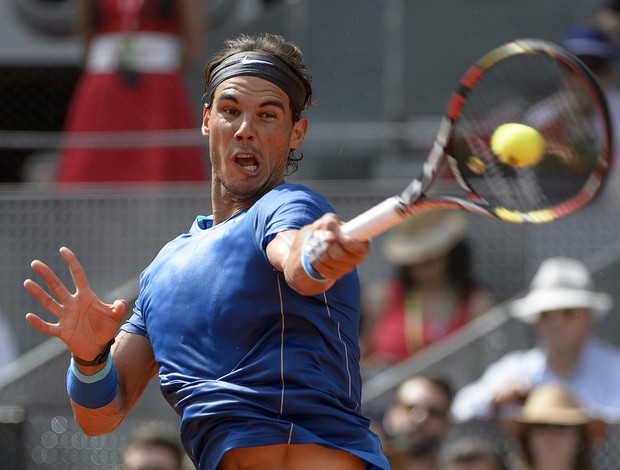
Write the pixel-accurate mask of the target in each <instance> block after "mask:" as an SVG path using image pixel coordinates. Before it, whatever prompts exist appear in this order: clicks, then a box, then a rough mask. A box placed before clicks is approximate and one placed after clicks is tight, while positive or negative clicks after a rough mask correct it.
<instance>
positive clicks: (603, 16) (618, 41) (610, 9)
mask: <svg viewBox="0 0 620 470" xmlns="http://www.w3.org/2000/svg"><path fill="white" fill-rule="evenodd" d="M591 23H592V24H593V26H594V27H596V28H598V29H600V30H601V31H603V32H604V33H605V34H607V35H608V36H609V37H610V38H611V39H612V41H613V44H614V45H615V46H616V47H617V46H618V45H620V0H606V1H605V2H603V4H602V5H601V6H600V7H599V8H598V9H597V11H596V12H595V14H594V17H593V19H592V21H591Z"/></svg>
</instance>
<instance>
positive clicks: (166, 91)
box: [56, 0, 206, 183]
mask: <svg viewBox="0 0 620 470" xmlns="http://www.w3.org/2000/svg"><path fill="white" fill-rule="evenodd" d="M77 1H78V8H79V10H78V11H79V15H78V17H79V18H78V19H79V29H80V33H81V37H82V39H83V42H84V46H85V50H86V61H85V69H84V72H83V74H82V77H81V79H80V80H79V82H78V84H77V88H76V90H75V92H74V95H73V98H72V101H71V105H70V107H69V111H68V115H67V119H66V123H65V131H67V132H69V133H83V132H103V133H115V132H127V131H153V133H152V135H153V136H156V135H157V131H164V130H174V129H196V135H199V133H200V130H199V127H200V126H199V123H200V121H199V117H200V116H198V115H197V116H196V117H195V119H194V118H193V117H192V113H191V111H190V109H191V108H190V104H189V100H188V95H187V89H186V86H185V83H184V77H183V74H182V73H183V70H184V69H185V67H187V66H189V65H191V64H193V63H194V61H195V60H196V59H197V58H198V56H199V53H200V50H201V47H202V39H203V34H204V21H205V12H204V8H203V2H198V1H195V0H178V1H177V0H96V1H89V0H77ZM196 103H198V100H196ZM194 109H196V110H198V109H200V108H199V105H198V104H196V106H195V108H194ZM104 135H105V134H104ZM75 136H77V134H74V137H75ZM71 137H72V136H71V134H69V135H68V148H66V149H64V150H63V151H62V152H61V155H60V162H59V168H58V173H57V175H56V177H57V180H58V181H59V182H61V183H73V182H109V181H113V182H124V181H131V182H134V181H142V182H157V181H200V180H204V179H205V178H206V173H205V168H204V160H205V157H204V154H203V150H202V149H201V148H200V147H198V146H186V147H158V146H152V143H151V144H149V143H148V137H145V136H142V137H141V141H140V143H142V142H144V145H145V146H144V147H139V148H138V147H135V146H132V147H128V148H113V149H107V148H80V147H74V148H71ZM110 141H111V142H113V141H114V136H109V137H108V138H107V142H110ZM95 147H96V145H95Z"/></svg>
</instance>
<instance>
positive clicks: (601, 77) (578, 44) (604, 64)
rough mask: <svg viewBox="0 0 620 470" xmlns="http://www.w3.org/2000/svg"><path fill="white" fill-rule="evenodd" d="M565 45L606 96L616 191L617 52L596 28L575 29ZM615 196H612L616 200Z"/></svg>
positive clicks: (619, 180) (619, 134)
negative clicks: (584, 65) (594, 77)
mask: <svg viewBox="0 0 620 470" xmlns="http://www.w3.org/2000/svg"><path fill="white" fill-rule="evenodd" d="M562 45H563V46H564V47H565V48H566V49H567V50H569V51H570V52H572V53H573V54H575V55H576V56H577V57H578V58H579V59H580V60H581V61H582V62H583V63H584V64H586V65H587V66H588V68H589V69H590V70H591V71H592V72H593V73H594V75H595V76H596V78H597V80H598V82H599V84H600V86H601V88H602V90H603V93H604V94H605V98H606V100H607V107H608V110H609V115H610V118H611V125H612V131H613V135H614V149H613V152H614V162H613V163H614V164H613V165H612V167H611V172H610V174H609V179H608V182H609V183H610V184H611V185H613V187H614V188H615V187H617V186H618V185H620V172H619V171H618V164H620V152H619V149H620V88H619V87H618V82H617V75H616V58H617V54H616V48H615V47H614V44H613V43H612V40H611V38H610V37H609V36H608V35H607V34H605V33H604V32H602V31H600V30H599V29H597V28H595V27H593V26H578V27H574V28H572V29H571V30H570V31H569V32H568V34H567V36H566V38H565V39H564V41H563V42H562ZM608 186H609V184H608ZM615 194H616V193H615V192H614V193H612V196H613V197H614V199H615Z"/></svg>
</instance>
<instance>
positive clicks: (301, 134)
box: [289, 117, 308, 150]
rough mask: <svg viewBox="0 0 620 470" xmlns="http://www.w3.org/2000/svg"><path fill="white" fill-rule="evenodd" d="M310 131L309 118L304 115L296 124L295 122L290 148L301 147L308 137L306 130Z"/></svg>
mask: <svg viewBox="0 0 620 470" xmlns="http://www.w3.org/2000/svg"><path fill="white" fill-rule="evenodd" d="M307 131H308V118H306V117H302V118H300V119H299V120H298V121H297V122H295V124H293V133H292V134H291V142H290V146H289V147H290V148H291V149H293V150H296V149H298V148H299V147H301V144H302V143H303V141H304V139H305V138H306V132H307Z"/></svg>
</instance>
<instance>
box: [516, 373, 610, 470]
mask: <svg viewBox="0 0 620 470" xmlns="http://www.w3.org/2000/svg"><path fill="white" fill-rule="evenodd" d="M507 428H508V431H509V433H510V434H511V435H512V436H513V437H514V438H515V439H516V441H517V445H518V449H517V453H516V455H515V460H516V462H515V464H516V466H515V468H516V469H518V470H557V469H562V470H591V469H593V468H594V466H593V460H592V459H593V456H592V454H593V450H594V448H595V446H596V445H597V444H599V443H600V442H601V441H602V440H603V439H604V437H605V435H606V428H607V426H606V424H605V422H603V421H600V420H597V419H594V418H592V417H591V416H589V415H588V413H587V412H586V411H585V410H584V409H583V408H581V407H580V406H579V404H578V403H577V401H575V399H574V398H573V397H572V396H571V395H570V394H569V393H568V392H566V391H565V390H564V389H563V388H562V387H561V386H559V385H558V384H552V383H548V384H544V385H541V386H539V387H536V388H534V389H532V391H531V393H530V394H529V395H528V397H527V400H526V401H525V405H524V406H523V409H522V411H521V412H520V413H518V414H517V415H516V416H515V417H513V418H512V419H511V420H510V421H509V422H508V423H507Z"/></svg>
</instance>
